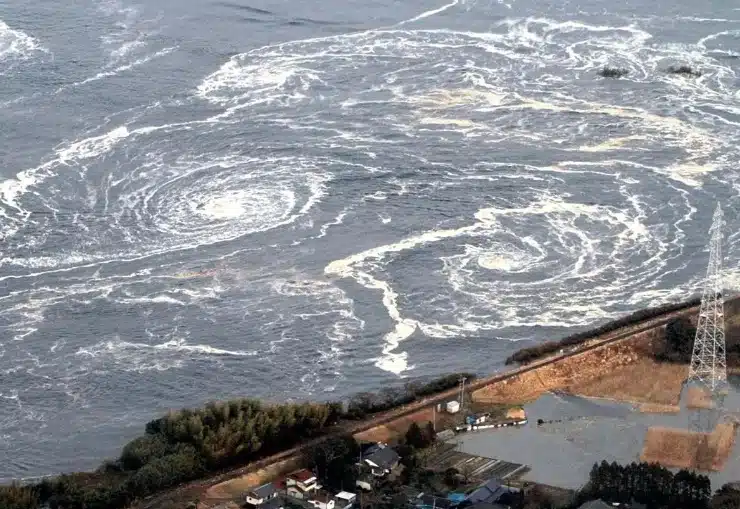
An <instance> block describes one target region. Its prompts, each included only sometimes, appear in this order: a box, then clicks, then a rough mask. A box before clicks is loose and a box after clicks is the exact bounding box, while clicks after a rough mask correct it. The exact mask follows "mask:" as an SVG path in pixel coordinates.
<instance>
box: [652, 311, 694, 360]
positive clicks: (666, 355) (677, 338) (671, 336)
mask: <svg viewBox="0 0 740 509" xmlns="http://www.w3.org/2000/svg"><path fill="white" fill-rule="evenodd" d="M695 336H696V327H694V326H693V325H692V324H691V320H689V319H688V318H686V317H680V318H675V319H673V320H671V321H670V322H668V323H667V324H666V327H665V344H664V348H663V351H662V352H658V353H657V354H656V358H657V359H658V360H661V361H668V362H680V363H686V362H690V361H691V351H692V349H693V346H694V337H695Z"/></svg>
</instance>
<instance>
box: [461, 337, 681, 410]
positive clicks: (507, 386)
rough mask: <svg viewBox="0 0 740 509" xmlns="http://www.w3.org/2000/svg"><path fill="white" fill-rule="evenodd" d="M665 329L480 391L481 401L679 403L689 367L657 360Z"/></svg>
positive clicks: (673, 404)
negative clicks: (556, 393)
mask: <svg viewBox="0 0 740 509" xmlns="http://www.w3.org/2000/svg"><path fill="white" fill-rule="evenodd" d="M662 334H663V333H662V329H656V330H651V331H646V332H643V333H641V334H638V335H636V336H635V337H634V338H633V339H631V340H629V341H624V342H620V343H615V344H611V345H607V346H604V347H603V348H598V349H596V350H591V351H588V352H584V353H583V354H579V355H575V356H573V357H569V358H567V359H563V360H562V361H560V362H557V363H554V364H548V365H546V366H542V367H541V368H538V369H535V370H532V371H528V372H526V373H523V374H521V375H519V376H516V377H514V378H511V379H508V380H504V381H502V382H500V383H497V384H493V385H490V386H488V387H484V388H482V389H479V390H477V391H475V392H474V393H473V399H474V400H475V401H481V402H483V401H485V402H489V403H526V402H531V401H534V400H536V399H537V398H539V397H540V396H541V395H542V394H543V393H545V392H548V391H552V390H564V391H567V392H571V393H573V394H578V395H582V396H588V397H596V398H607V399H613V400H618V401H626V402H631V403H647V404H652V405H670V406H675V405H678V403H679V399H680V396H681V387H682V385H683V382H684V380H685V378H686V374H687V367H686V366H683V365H678V364H667V363H658V362H656V361H654V360H653V358H652V352H653V349H654V348H655V344H656V342H657V341H659V338H661V337H662Z"/></svg>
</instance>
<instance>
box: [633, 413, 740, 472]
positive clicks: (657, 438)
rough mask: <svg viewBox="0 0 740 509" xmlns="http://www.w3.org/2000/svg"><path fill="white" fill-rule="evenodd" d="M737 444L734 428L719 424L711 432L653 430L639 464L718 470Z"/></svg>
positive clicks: (649, 433) (650, 430) (655, 428)
mask: <svg viewBox="0 0 740 509" xmlns="http://www.w3.org/2000/svg"><path fill="white" fill-rule="evenodd" d="M734 445H735V426H734V425H733V424H719V425H718V426H717V427H716V428H715V430H714V431H713V432H712V433H695V432H691V431H688V430H684V429H674V428H663V427H651V428H650V429H648V431H647V434H646V435H645V445H644V446H643V449H642V454H641V455H640V461H645V462H648V463H659V464H661V465H663V466H665V467H675V468H689V469H697V470H704V471H719V470H721V469H722V468H723V467H724V464H725V462H726V461H727V458H728V457H729V455H730V452H731V451H732V447H733V446H734Z"/></svg>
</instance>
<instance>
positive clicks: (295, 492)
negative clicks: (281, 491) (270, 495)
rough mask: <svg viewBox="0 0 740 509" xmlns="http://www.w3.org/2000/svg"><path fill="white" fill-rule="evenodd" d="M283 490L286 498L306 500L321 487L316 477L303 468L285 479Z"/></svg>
mask: <svg viewBox="0 0 740 509" xmlns="http://www.w3.org/2000/svg"><path fill="white" fill-rule="evenodd" d="M285 488H286V492H287V493H288V496H291V497H293V498H298V499H301V500H308V499H310V498H311V497H312V496H313V494H314V493H316V492H317V491H318V490H320V489H321V486H320V485H319V483H318V479H317V477H316V475H315V474H314V473H313V472H311V471H310V470H307V469H305V468H304V469H303V470H296V471H295V472H291V473H290V474H288V475H287V476H286V477H285Z"/></svg>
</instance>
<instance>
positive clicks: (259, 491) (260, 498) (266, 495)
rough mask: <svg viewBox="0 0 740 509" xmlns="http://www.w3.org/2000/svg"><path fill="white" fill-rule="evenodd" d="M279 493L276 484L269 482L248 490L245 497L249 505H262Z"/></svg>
mask: <svg viewBox="0 0 740 509" xmlns="http://www.w3.org/2000/svg"><path fill="white" fill-rule="evenodd" d="M277 495H278V493H277V490H276V489H275V485H274V484H272V483H271V482H268V483H267V484H263V485H262V486H259V487H257V488H254V489H253V490H250V491H248V492H247V495H246V497H245V499H246V502H247V504H248V505H250V506H252V507H260V506H263V505H264V504H266V503H267V502H269V501H270V500H272V499H274V498H275V497H277Z"/></svg>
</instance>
